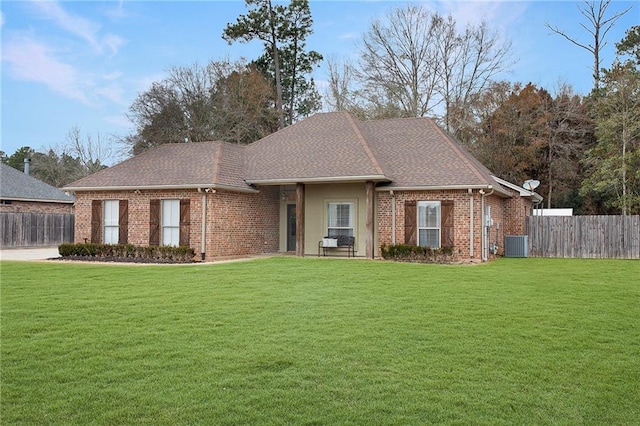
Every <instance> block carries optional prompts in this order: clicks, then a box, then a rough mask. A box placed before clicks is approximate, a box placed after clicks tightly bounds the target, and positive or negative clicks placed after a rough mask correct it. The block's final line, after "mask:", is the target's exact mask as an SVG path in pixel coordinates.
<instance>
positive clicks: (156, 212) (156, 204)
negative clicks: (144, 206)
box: [149, 200, 160, 246]
mask: <svg viewBox="0 0 640 426" xmlns="http://www.w3.org/2000/svg"><path fill="white" fill-rule="evenodd" d="M149 245H150V246H159V245H160V200H151V201H149Z"/></svg>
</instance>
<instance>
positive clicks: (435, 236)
mask: <svg viewBox="0 0 640 426" xmlns="http://www.w3.org/2000/svg"><path fill="white" fill-rule="evenodd" d="M418 245H419V246H423V247H431V248H439V247H440V201H418Z"/></svg>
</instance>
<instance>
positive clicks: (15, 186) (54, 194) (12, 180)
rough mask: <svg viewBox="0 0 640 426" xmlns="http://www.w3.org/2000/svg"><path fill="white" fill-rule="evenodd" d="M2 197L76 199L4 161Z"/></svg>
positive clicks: (0, 183) (0, 166) (1, 166)
mask: <svg viewBox="0 0 640 426" xmlns="http://www.w3.org/2000/svg"><path fill="white" fill-rule="evenodd" d="M0 199H2V200H13V201H38V202H42V203H66V204H71V203H73V200H74V198H73V197H72V196H69V195H67V194H65V193H64V192H63V191H61V190H59V189H58V188H55V187H53V186H51V185H49V184H47V183H44V182H42V181H41V180H38V179H36V178H34V177H32V176H29V175H27V174H25V173H23V172H21V171H20V170H16V169H14V168H13V167H11V166H7V165H6V164H3V163H0Z"/></svg>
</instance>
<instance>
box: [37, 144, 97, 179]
mask: <svg viewBox="0 0 640 426" xmlns="http://www.w3.org/2000/svg"><path fill="white" fill-rule="evenodd" d="M31 169H32V173H31V175H32V176H33V177H35V178H37V179H39V180H41V181H43V182H46V183H48V184H49V185H51V186H54V187H56V188H62V187H63V186H65V185H66V184H68V183H71V182H73V181H76V180H78V179H81V178H83V177H85V176H87V175H89V172H88V171H87V169H86V168H85V167H84V166H83V165H82V162H81V161H80V159H79V158H78V157H73V156H71V155H70V154H68V153H66V152H64V151H63V150H61V149H59V148H58V149H57V148H49V150H48V151H47V152H46V153H43V152H35V153H33V156H32V159H31Z"/></svg>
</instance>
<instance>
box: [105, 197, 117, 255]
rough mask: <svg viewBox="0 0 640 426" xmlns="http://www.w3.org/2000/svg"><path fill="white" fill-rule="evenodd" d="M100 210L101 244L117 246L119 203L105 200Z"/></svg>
mask: <svg viewBox="0 0 640 426" xmlns="http://www.w3.org/2000/svg"><path fill="white" fill-rule="evenodd" d="M102 209H103V212H102V217H103V226H104V229H103V242H104V243H105V244H118V238H119V236H120V223H119V217H120V202H119V201H118V200H105V201H104V202H103V205H102Z"/></svg>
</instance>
